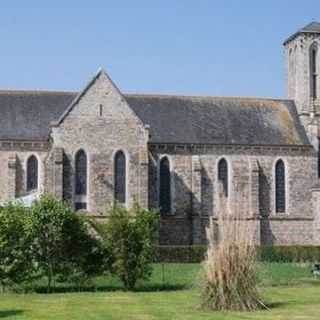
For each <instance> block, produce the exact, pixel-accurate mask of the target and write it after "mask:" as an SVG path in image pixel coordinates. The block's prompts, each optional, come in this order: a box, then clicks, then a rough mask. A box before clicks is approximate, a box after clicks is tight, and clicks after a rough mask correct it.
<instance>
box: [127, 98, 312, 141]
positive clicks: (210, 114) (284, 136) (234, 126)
mask: <svg viewBox="0 0 320 320" xmlns="http://www.w3.org/2000/svg"><path fill="white" fill-rule="evenodd" d="M125 97H126V99H127V101H128V103H129V105H130V106H131V108H132V109H133V110H134V111H135V113H136V114H137V115H138V117H139V118H140V119H141V120H142V121H143V122H144V123H145V124H148V125H150V133H151V142H156V143H161V142H164V143H194V144H197V143H203V144H246V145H247V144H248V145H308V144H309V142H308V138H307V136H306V134H305V131H304V129H303V127H302V125H301V124H300V121H299V119H298V115H297V112H296V107H295V104H294V102H293V101H290V100H276V99H258V98H232V97H230V98H226V97H224V98H219V97H184V96H161V95H126V96H125Z"/></svg>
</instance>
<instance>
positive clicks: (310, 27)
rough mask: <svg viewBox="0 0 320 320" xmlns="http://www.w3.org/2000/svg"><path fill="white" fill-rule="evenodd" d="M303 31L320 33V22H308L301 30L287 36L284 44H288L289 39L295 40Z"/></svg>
mask: <svg viewBox="0 0 320 320" xmlns="http://www.w3.org/2000/svg"><path fill="white" fill-rule="evenodd" d="M303 33H320V23H319V22H316V21H313V22H311V23H309V24H307V25H306V26H304V27H303V28H301V29H300V30H298V31H297V32H295V33H294V34H292V35H291V36H290V37H289V38H287V39H286V40H285V41H284V43H283V44H284V45H286V44H287V43H288V42H289V41H291V40H293V39H294V38H296V37H297V36H298V35H300V34H303Z"/></svg>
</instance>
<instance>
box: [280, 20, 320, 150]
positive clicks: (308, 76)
mask: <svg viewBox="0 0 320 320" xmlns="http://www.w3.org/2000/svg"><path fill="white" fill-rule="evenodd" d="M284 47H285V57H286V65H287V94H288V98H289V99H291V100H294V101H295V103H296V106H297V109H298V113H299V116H300V119H301V122H302V124H303V125H304V127H305V129H306V131H307V134H308V137H309V139H310V142H311V143H312V145H313V146H314V147H315V149H316V150H318V149H319V137H320V23H319V22H311V23H310V24H308V25H307V26H305V27H304V28H302V29H300V30H299V31H297V32H296V33H294V34H293V35H292V36H290V37H289V38H288V39H287V40H286V41H285V42H284Z"/></svg>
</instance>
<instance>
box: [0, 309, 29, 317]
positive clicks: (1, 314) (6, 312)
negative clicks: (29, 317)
mask: <svg viewBox="0 0 320 320" xmlns="http://www.w3.org/2000/svg"><path fill="white" fill-rule="evenodd" d="M23 312H24V311H23V310H0V319H2V318H9V317H14V316H17V315H19V314H22V313H23Z"/></svg>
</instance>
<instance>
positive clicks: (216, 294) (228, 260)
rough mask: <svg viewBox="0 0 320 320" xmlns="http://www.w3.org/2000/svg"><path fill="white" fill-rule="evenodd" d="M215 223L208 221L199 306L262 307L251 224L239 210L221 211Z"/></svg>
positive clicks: (247, 308) (225, 307)
mask: <svg viewBox="0 0 320 320" xmlns="http://www.w3.org/2000/svg"><path fill="white" fill-rule="evenodd" d="M217 226H218V229H217ZM217 226H216V225H215V224H214V223H213V220H211V222H210V226H209V228H208V230H207V233H208V251H207V258H206V260H205V263H204V279H203V290H202V295H201V297H202V306H203V307H206V308H210V309H214V310H247V311H249V310H256V309H258V308H260V307H261V306H264V305H263V303H262V302H261V299H260V296H259V292H258V289H257V276H256V250H255V246H254V225H253V223H250V220H248V219H247V216H246V215H245V214H241V212H235V213H233V214H231V213H230V212H228V210H225V211H224V212H223V214H222V213H220V215H219V217H218V221H217Z"/></svg>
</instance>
